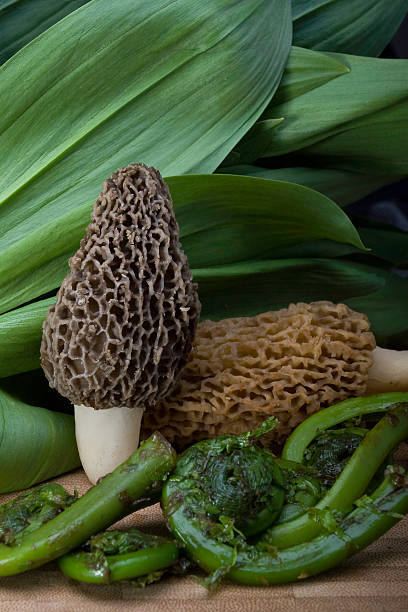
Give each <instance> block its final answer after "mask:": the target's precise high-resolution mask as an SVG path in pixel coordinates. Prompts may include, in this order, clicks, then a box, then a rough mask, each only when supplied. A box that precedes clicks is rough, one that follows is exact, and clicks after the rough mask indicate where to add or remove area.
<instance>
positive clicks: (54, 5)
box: [0, 0, 88, 64]
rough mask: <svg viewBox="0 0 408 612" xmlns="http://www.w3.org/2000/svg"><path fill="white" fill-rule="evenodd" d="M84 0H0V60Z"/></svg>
mask: <svg viewBox="0 0 408 612" xmlns="http://www.w3.org/2000/svg"><path fill="white" fill-rule="evenodd" d="M87 1H88V0H57V1H55V0H54V2H50V0H1V1H0V41H1V42H0V64H2V63H3V62H5V61H6V60H8V59H9V57H11V56H12V55H13V54H14V53H16V52H17V51H18V50H19V49H21V47H23V46H24V45H26V44H27V43H29V42H30V40H32V39H33V38H35V37H36V36H38V35H39V34H41V32H44V30H46V29H47V28H49V27H51V26H52V25H53V24H54V23H56V22H57V21H59V20H60V19H62V18H63V17H65V15H68V14H69V13H71V12H72V11H75V10H76V9H77V8H78V7H80V6H82V5H83V4H86V2H87Z"/></svg>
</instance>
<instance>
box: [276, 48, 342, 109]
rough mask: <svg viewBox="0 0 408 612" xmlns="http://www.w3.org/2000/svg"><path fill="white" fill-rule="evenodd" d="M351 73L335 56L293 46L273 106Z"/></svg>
mask: <svg viewBox="0 0 408 612" xmlns="http://www.w3.org/2000/svg"><path fill="white" fill-rule="evenodd" d="M349 72H350V69H349V68H348V66H346V65H345V64H343V63H342V62H341V61H339V60H337V59H336V58H335V57H333V56H330V55H328V54H324V53H315V52H314V51H310V50H309V49H303V48H302V47H295V46H293V47H292V48H291V51H290V55H289V58H288V61H287V64H286V66H285V70H284V73H283V75H282V79H281V82H280V83H279V87H278V90H277V92H276V94H275V96H274V98H273V104H274V106H275V105H277V104H283V103H284V102H289V100H292V99H293V98H298V97H299V96H302V95H303V94H305V93H307V92H308V91H312V90H313V89H317V88H318V87H321V86H322V85H324V84H325V83H328V82H329V81H332V80H333V79H336V78H337V77H339V76H341V75H343V74H348V73H349Z"/></svg>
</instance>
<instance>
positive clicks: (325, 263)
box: [0, 258, 408, 377]
mask: <svg viewBox="0 0 408 612" xmlns="http://www.w3.org/2000/svg"><path fill="white" fill-rule="evenodd" d="M193 274H194V278H195V280H196V281H197V282H198V292H199V295H200V299H201V302H202V319H213V320H219V319H222V318H226V317H234V316H252V315H254V314H257V313H259V312H265V311H267V310H276V309H279V308H284V307H286V306H287V305H288V304H289V303H291V302H311V301H315V300H331V301H333V302H345V303H346V304H348V305H349V306H350V307H352V308H355V309H356V310H358V311H360V312H364V313H365V314H366V315H367V316H368V318H369V319H370V321H371V325H372V329H373V331H374V333H375V334H376V336H378V339H379V343H381V344H382V345H383V346H386V345H388V344H392V343H393V342H395V339H396V338H398V337H399V339H400V342H401V338H404V337H405V336H406V347H405V348H407V347H408V279H404V278H401V277H399V276H397V275H396V274H393V273H392V272H390V271H388V270H385V269H382V268H378V267H376V266H373V265H368V264H362V263H358V262H354V261H351V260H342V259H327V258H303V259H299V258H297V259H275V260H265V261H245V262H239V263H233V264H230V265H225V266H214V267H209V268H201V269H193ZM54 302H55V299H54V298H50V299H48V300H41V301H38V302H35V303H33V304H30V305H28V306H25V307H23V308H19V309H16V310H14V311H12V312H9V313H6V314H4V315H2V316H0V377H1V376H3V377H4V376H10V375H12V374H15V373H18V372H24V371H27V370H31V369H35V368H38V367H39V365H40V363H39V347H40V342H41V326H42V323H43V321H44V319H45V316H46V312H47V310H48V308H49V306H50V305H51V304H52V303H54Z"/></svg>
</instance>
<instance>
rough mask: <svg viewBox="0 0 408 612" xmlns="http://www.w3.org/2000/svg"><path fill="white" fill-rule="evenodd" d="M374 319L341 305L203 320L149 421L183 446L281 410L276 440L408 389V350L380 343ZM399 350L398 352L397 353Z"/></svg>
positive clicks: (250, 425) (247, 426)
mask: <svg viewBox="0 0 408 612" xmlns="http://www.w3.org/2000/svg"><path fill="white" fill-rule="evenodd" d="M375 346H376V343H375V338H374V335H373V334H372V333H371V331H370V326H369V322H368V320H367V317H366V316H365V315H363V314H360V313H358V312H355V311H353V310H351V309H350V308H348V307H347V306H345V305H344V304H333V303H331V302H315V303H311V304H302V303H300V304H291V305H290V306H289V307H288V308H285V309H283V310H279V311H276V312H266V313H263V314H260V315H258V316H255V317H245V318H234V319H225V320H223V321H218V322H212V321H204V322H202V323H200V324H199V326H198V329H197V334H196V338H195V341H194V345H193V350H192V352H191V355H190V358H189V361H188V363H187V365H186V367H185V369H184V370H183V374H182V376H181V378H180V380H179V383H178V385H177V387H176V388H175V389H174V390H173V392H172V393H171V394H170V395H169V396H167V398H166V399H165V400H164V401H163V402H162V403H161V405H160V407H158V408H157V409H156V410H155V411H154V412H148V413H146V414H145V417H144V419H143V430H142V435H143V437H145V436H147V435H149V434H150V432H152V431H153V430H155V429H159V430H160V431H161V432H162V433H163V434H164V435H165V436H166V437H167V438H168V439H169V440H170V441H171V442H173V443H174V444H175V445H176V446H178V447H179V448H182V447H184V446H186V445H187V444H189V443H191V442H193V441H196V440H199V439H202V438H208V437H214V436H217V435H219V434H222V433H242V432H244V431H248V430H249V429H252V428H255V427H258V426H259V424H260V423H261V422H262V421H263V420H264V419H265V418H266V417H268V416H270V415H276V416H277V417H278V418H279V421H280V423H279V426H278V427H277V428H276V429H275V430H273V432H272V433H271V436H273V439H274V440H275V441H276V443H277V444H279V443H281V442H282V441H283V440H284V439H285V438H286V436H287V435H288V434H289V433H290V432H291V431H292V429H294V428H295V427H296V425H298V424H299V423H300V422H301V421H302V420H303V419H304V418H305V417H306V416H308V415H309V414H312V413H313V412H316V411H317V410H319V409H320V408H323V407H325V406H328V405H330V404H333V403H335V402H338V401H340V400H342V399H345V398H347V397H350V396H358V395H364V394H367V393H368V392H370V393H374V392H376V393H377V392H382V391H384V392H385V391H398V390H407V391H408V357H407V356H408V352H407V353H405V356H404V358H403V359H404V362H403V363H402V362H401V365H400V369H399V373H398V374H397V375H395V372H390V369H391V368H390V367H389V366H387V367H385V365H384V360H385V362H386V363H388V362H389V359H390V357H391V363H395V362H396V359H395V357H397V360H398V357H399V355H398V352H397V351H386V350H385V349H379V348H375ZM394 353H395V354H396V355H394Z"/></svg>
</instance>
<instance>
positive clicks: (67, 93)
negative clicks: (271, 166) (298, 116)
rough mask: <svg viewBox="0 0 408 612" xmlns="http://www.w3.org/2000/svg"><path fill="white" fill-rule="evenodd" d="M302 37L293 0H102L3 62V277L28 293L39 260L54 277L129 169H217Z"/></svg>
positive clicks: (0, 225) (0, 121)
mask: <svg viewBox="0 0 408 612" xmlns="http://www.w3.org/2000/svg"><path fill="white" fill-rule="evenodd" d="M290 38H291V16H290V0H209V1H208V2H201V1H200V2H199V1H198V0H173V1H170V0H150V2H142V0H122V1H121V2H120V3H116V4H115V10H112V2H111V1H110V0H92V1H91V2H88V3H87V4H86V5H84V6H83V7H82V8H80V9H78V10H77V11H75V12H74V13H72V14H70V15H69V16H67V17H66V18H64V19H63V20H61V21H59V22H58V23H57V24H55V25H54V26H53V27H51V28H49V29H48V30H46V31H45V32H44V33H43V34H41V35H40V36H39V37H38V38H36V39H35V40H34V41H32V42H31V43H30V44H28V45H26V46H25V47H24V48H23V49H21V51H20V52H19V53H17V54H16V55H15V56H13V57H12V58H11V59H10V60H9V61H8V62H6V64H4V65H3V66H2V67H1V68H0V98H1V99H2V113H1V116H0V278H1V283H2V287H3V288H4V287H5V286H7V285H8V283H14V289H15V292H16V293H18V292H20V297H19V299H20V300H24V299H25V300H27V297H28V296H27V295H26V293H25V290H24V288H23V282H24V281H27V278H28V275H29V274H30V273H31V272H32V271H34V270H36V269H39V270H40V272H39V274H40V276H41V277H42V278H47V277H48V276H52V277H53V279H54V280H53V282H55V279H56V278H57V276H58V275H57V273H56V266H55V262H51V263H50V260H51V259H53V260H55V259H57V258H60V261H62V260H63V259H64V257H65V256H66V254H67V253H68V252H69V251H70V250H71V249H72V241H73V240H74V238H75V243H77V236H78V234H79V233H80V232H81V233H82V232H83V221H82V220H83V217H82V211H83V209H85V208H86V207H87V206H88V207H89V205H90V204H91V203H93V201H95V199H96V197H97V195H98V193H99V191H100V187H101V183H102V181H103V180H105V179H106V178H107V177H108V176H109V175H110V174H111V172H112V171H113V170H115V169H116V168H117V167H120V166H123V165H126V164H128V163H130V162H135V161H143V162H145V163H147V164H152V165H154V166H156V167H157V168H158V169H159V170H160V171H161V172H162V173H163V174H167V175H169V174H172V173H174V174H183V173H189V172H200V173H202V172H212V171H213V170H214V169H215V168H216V167H217V165H218V164H219V163H220V162H221V160H222V159H223V158H224V157H225V155H226V154H227V153H228V152H229V151H230V150H231V149H232V148H233V146H234V144H235V143H236V142H237V141H238V140H239V139H240V137H241V136H242V135H243V134H244V133H245V132H246V131H247V130H248V128H249V127H250V126H251V125H252V124H253V122H254V121H255V120H256V118H257V117H258V116H259V115H260V113H261V112H262V110H263V109H264V108H265V106H266V104H267V103H268V102H269V100H270V99H271V97H272V95H273V93H274V91H275V89H276V87H277V85H278V83H279V80H280V77H281V74H282V71H283V68H284V65H285V63H286V59H287V56H288V53H289V49H290ZM226 67H228V69H226ZM82 207H83V208H82ZM81 223H82V225H81ZM71 230H72V231H73V236H70V235H69V234H70V231H71ZM20 281H21V282H20ZM36 295H38V293H37V294H36ZM32 297H35V295H34V296H32ZM29 299H31V298H29ZM20 303H21V302H20Z"/></svg>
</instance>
